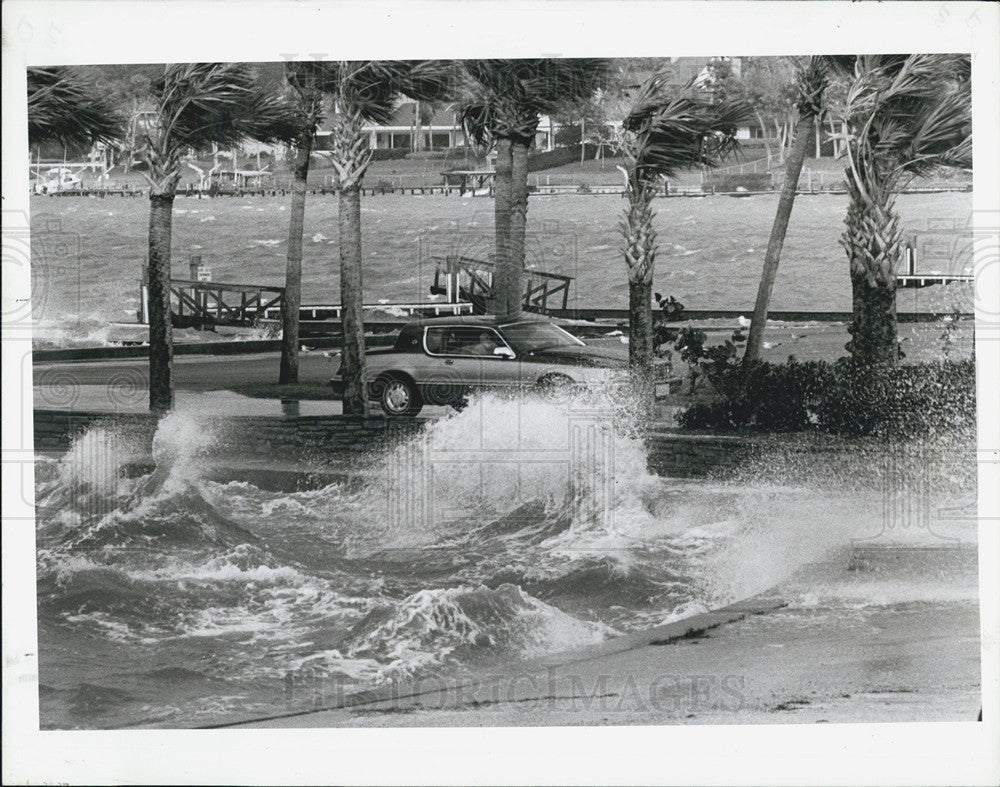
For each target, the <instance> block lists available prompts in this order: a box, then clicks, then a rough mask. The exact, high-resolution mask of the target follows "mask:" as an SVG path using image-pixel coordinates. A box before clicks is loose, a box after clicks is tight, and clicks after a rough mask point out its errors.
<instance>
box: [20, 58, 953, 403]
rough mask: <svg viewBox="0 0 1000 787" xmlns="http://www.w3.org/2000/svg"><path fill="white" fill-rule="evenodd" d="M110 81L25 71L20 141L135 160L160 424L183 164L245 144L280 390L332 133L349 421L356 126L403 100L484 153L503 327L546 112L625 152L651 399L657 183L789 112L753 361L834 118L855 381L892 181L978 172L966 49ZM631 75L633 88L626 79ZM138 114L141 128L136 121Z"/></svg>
mask: <svg viewBox="0 0 1000 787" xmlns="http://www.w3.org/2000/svg"><path fill="white" fill-rule="evenodd" d="M765 61H774V62H765ZM108 68H110V69H118V71H119V72H121V73H114V74H111V75H110V79H109V74H108V72H107V71H104V72H101V71H100V70H96V71H95V67H89V68H88V67H81V68H72V67H48V68H30V69H28V126H29V140H30V142H31V144H33V145H37V144H45V143H51V142H58V143H61V144H64V145H84V144H91V143H93V142H106V143H110V144H114V145H119V146H121V147H123V148H127V149H128V151H129V159H130V160H131V159H132V158H133V157H134V158H135V159H137V160H138V161H141V162H142V163H143V164H144V165H145V166H144V168H142V169H141V170H139V171H140V172H141V173H142V176H143V177H144V178H145V179H146V181H147V183H148V186H149V199H150V211H149V233H148V249H149V254H148V257H149V321H150V330H149V346H150V353H149V364H150V366H149V369H150V400H149V401H150V409H151V410H154V411H165V410H168V409H170V408H171V407H172V405H173V383H172V364H173V339H172V334H171V318H170V288H169V281H170V263H171V257H170V242H171V219H172V214H173V202H174V198H175V196H176V192H177V187H178V184H179V181H180V175H181V168H182V166H183V163H184V160H185V158H186V157H188V156H189V154H190V152H191V151H195V152H197V151H200V150H205V149H207V148H209V147H211V146H213V145H219V146H235V145H238V144H240V143H242V142H245V141H248V140H257V141H262V142H283V143H286V144H289V145H290V146H291V147H292V148H293V150H294V156H293V159H292V172H293V181H292V196H291V211H290V216H289V234H288V254H287V266H286V281H285V297H284V299H283V306H282V351H281V360H280V365H279V382H280V383H282V384H291V383H295V382H297V381H298V362H297V355H298V311H299V304H300V303H301V265H302V234H303V228H304V215H305V203H306V181H307V178H308V174H309V167H310V163H311V160H312V154H313V150H314V148H315V141H316V133H317V131H318V130H319V129H320V127H321V125H325V126H326V127H327V128H328V129H329V132H330V134H329V138H328V139H329V142H328V148H329V149H328V150H327V151H324V157H325V158H326V159H327V161H328V162H329V164H330V165H331V166H332V167H333V169H334V173H335V177H334V184H333V185H334V188H335V190H336V192H337V194H338V223H339V230H340V232H339V239H340V240H339V244H340V246H339V268H340V286H341V324H342V332H343V335H342V340H343V350H342V353H343V367H342V369H343V375H344V383H345V387H344V392H343V410H344V413H345V414H349V415H350V414H364V413H365V412H366V411H367V406H368V404H367V397H366V395H365V379H366V377H365V355H364V349H365V348H364V324H363V314H362V304H363V266H362V254H361V249H362V245H361V244H362V238H361V184H362V180H363V178H364V175H365V172H366V170H367V168H368V165H369V163H370V161H371V157H372V152H371V150H370V149H369V147H368V134H367V132H365V131H364V127H365V125H366V124H368V123H384V122H386V121H387V120H388V118H389V117H390V116H391V114H392V112H393V111H394V109H395V107H396V106H397V105H398V103H399V101H400V100H401V99H411V100H414V101H417V102H426V103H427V104H429V105H434V104H440V103H443V102H447V103H450V104H452V105H453V106H454V108H455V110H456V112H457V113H458V116H459V117H460V118H461V122H462V125H463V127H464V129H465V131H466V133H467V134H468V135H469V137H470V138H471V139H473V140H475V141H476V142H477V143H479V144H482V145H487V146H491V147H494V148H495V150H496V153H497V164H496V173H495V178H494V214H495V255H496V256H495V260H496V262H495V275H494V296H495V298H494V302H493V303H491V304H490V309H491V311H493V312H495V313H497V314H499V315H504V316H506V317H517V316H518V315H519V314H520V312H521V309H522V302H523V273H524V257H525V232H526V227H527V214H528V183H527V175H528V171H527V157H528V151H529V149H530V147H531V145H532V144H533V141H534V138H535V133H536V131H537V128H538V125H539V122H540V120H541V118H542V116H545V115H549V116H552V117H556V118H566V119H572V118H576V119H578V120H579V121H580V126H581V129H580V130H581V133H580V138H581V141H584V142H586V141H595V142H597V143H599V144H606V145H608V146H610V147H611V148H613V149H614V151H615V152H616V153H617V154H618V155H619V156H620V157H621V158H622V164H623V166H622V169H623V172H624V176H625V182H626V188H625V203H626V204H625V206H624V208H623V211H622V215H621V219H620V221H619V227H618V229H619V233H620V235H621V252H622V256H623V258H624V261H625V267H626V270H627V274H628V280H629V330H630V342H629V360H630V368H631V370H632V375H633V378H634V381H635V382H636V384H637V386H638V387H639V389H640V390H642V391H645V392H646V394H647V395H648V391H649V390H650V385H651V382H650V373H651V370H652V366H653V357H654V350H655V348H654V339H653V336H654V331H653V314H652V298H651V289H652V279H653V272H654V268H655V260H656V255H657V249H658V243H657V237H656V232H655V229H654V216H655V212H654V209H653V196H654V193H655V192H656V186H657V184H658V183H659V182H660V181H661V179H662V178H663V177H669V176H672V175H674V174H675V173H676V172H677V171H678V170H680V169H683V168H687V167H690V166H695V165H700V166H705V167H713V166H716V165H718V164H719V163H720V162H721V161H722V160H724V159H725V158H726V157H729V156H732V155H733V154H734V153H736V152H737V151H738V148H739V142H738V139H737V130H738V129H739V128H741V127H745V126H747V125H748V124H751V123H754V122H757V123H758V124H760V125H761V126H762V127H764V126H766V120H765V118H771V119H772V120H774V118H776V117H778V116H779V115H780V116H783V117H784V118H785V123H786V127H787V130H786V131H785V132H784V137H786V138H787V140H789V142H790V148H789V150H788V157H787V161H786V162H785V163H786V175H785V179H784V182H783V187H782V191H781V196H780V199H779V203H778V207H777V212H776V216H775V221H774V225H773V228H772V233H771V238H770V241H769V243H768V246H767V251H766V253H765V258H764V267H763V272H762V277H761V283H760V287H759V289H758V295H757V302H756V306H755V310H754V317H753V321H752V324H751V330H750V336H749V339H748V346H747V350H746V354H745V356H744V365H745V366H749V365H750V364H752V363H753V362H754V361H755V360H756V359H757V358H758V357H759V353H760V348H761V345H762V333H763V327H764V323H765V321H766V319H767V308H768V301H769V299H770V293H771V289H772V287H773V283H774V278H775V272H776V269H777V266H778V262H779V259H780V252H781V247H782V243H783V241H784V237H785V234H786V232H787V227H788V222H789V218H790V215H791V211H792V207H793V204H794V197H795V190H796V186H797V183H798V177H799V173H800V172H801V168H802V163H803V160H804V158H805V156H806V154H807V152H808V149H809V147H810V144H811V143H812V141H813V139H814V132H815V128H816V124H817V123H820V122H821V121H822V118H823V116H824V114H826V115H827V116H830V115H831V112H832V111H833V109H831V107H836V113H837V115H838V116H839V118H840V120H841V121H842V123H843V124H844V127H845V128H846V133H845V134H843V135H842V136H841V139H840V143H841V146H842V147H843V150H844V158H845V179H846V181H847V190H848V195H849V206H848V210H847V215H846V217H845V225H846V229H845V231H844V233H843V236H842V238H841V244H842V245H843V247H844V249H845V251H846V253H847V257H848V264H849V268H850V273H851V283H852V298H853V304H854V306H853V319H852V321H851V325H850V327H849V330H850V333H851V341H850V342H849V343H848V345H847V348H846V349H848V351H849V352H850V354H851V357H852V359H853V362H854V365H855V367H856V368H857V372H858V374H857V378H858V380H859V384H864V381H865V380H866V379H869V378H870V376H871V375H872V374H879V373H882V372H884V371H885V370H886V369H888V370H891V369H893V368H894V367H895V366H896V365H897V364H898V362H899V359H900V355H899V351H898V341H897V334H896V292H895V269H896V266H897V264H898V262H899V257H900V254H901V242H900V239H901V231H900V229H899V219H898V215H897V214H896V212H895V209H894V195H895V194H896V193H897V192H898V190H899V186H900V183H901V181H902V180H903V179H904V178H906V177H910V176H913V175H921V174H927V173H928V172H930V171H932V170H933V169H935V168H937V167H954V168H964V169H971V166H972V156H971V146H972V143H971V139H972V130H971V90H970V71H971V68H970V59H969V57H968V56H967V55H939V54H934V55H863V56H836V57H822V56H816V57H810V58H802V59H792V58H755V59H750V62H749V64H748V66H747V67H746V68H745V69H743V72H744V73H746V74H747V77H746V78H745V79H744V78H743V73H741V74H739V75H737V74H736V73H735V72H734V70H733V68H732V67H731V64H730V63H729V61H726V60H718V61H714V62H713V63H712V64H710V66H709V68H708V69H706V71H707V75H705V74H703V75H699V76H698V77H695V78H691V79H688V80H686V81H684V82H678V81H677V80H676V78H674V75H673V74H672V73H671V69H670V66H669V65H661V67H659V68H655V69H652V70H651V69H650V68H649V61H636V60H619V61H612V60H607V59H596V58H591V59H552V58H538V59H517V60H511V59H507V60H505V59H492V60H465V61H446V60H417V61H326V60H324V61H293V62H288V63H285V64H283V65H282V66H276V65H275V64H258V65H256V66H255V65H253V64H247V63H189V64H170V65H165V66H152V67H150V66H146V67H127V66H114V67H108ZM129 69H132V71H129ZM279 69H280V70H279ZM636 73H641V74H642V79H641V81H639V82H636V81H635V75H636ZM109 85H110V87H109ZM776 86H780V89H779V88H778V87H776ZM140 108H141V110H142V113H143V120H142V122H137V117H138V110H139V109H140ZM789 119H791V120H789ZM586 127H589V138H588V136H587V135H586V134H585V132H584V128H586ZM781 136H782V134H781V133H779V134H778V138H779V139H780V138H781ZM783 148H784V145H783V146H782V149H783ZM768 154H769V158H770V149H769V151H768ZM783 155H784V153H782V156H783Z"/></svg>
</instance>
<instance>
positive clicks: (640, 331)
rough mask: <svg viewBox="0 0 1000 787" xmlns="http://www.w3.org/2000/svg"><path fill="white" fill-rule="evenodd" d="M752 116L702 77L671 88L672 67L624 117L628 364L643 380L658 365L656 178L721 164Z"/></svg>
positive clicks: (646, 86) (648, 86)
mask: <svg viewBox="0 0 1000 787" xmlns="http://www.w3.org/2000/svg"><path fill="white" fill-rule="evenodd" d="M748 117H752V112H751V110H750V107H749V105H748V104H747V103H746V102H745V101H743V100H742V99H740V98H722V99H718V98H717V97H714V96H713V94H712V93H711V92H710V91H707V90H703V89H701V88H699V87H698V86H697V84H696V80H692V81H690V82H689V83H688V84H687V85H686V86H685V87H683V88H682V89H681V90H680V91H678V92H672V91H671V90H670V88H669V85H668V80H667V73H666V72H658V73H655V74H653V75H652V76H651V77H649V79H647V80H646V81H645V83H643V85H642V86H641V87H640V88H639V91H638V93H637V95H636V98H635V101H634V103H633V105H632V108H631V110H630V111H629V113H628V115H627V117H626V118H625V121H624V123H623V126H622V130H623V139H622V141H621V148H622V154H623V157H624V160H625V167H624V170H625V176H626V184H625V197H626V199H627V200H628V205H627V206H626V208H625V212H624V216H623V218H622V221H621V223H620V224H619V229H620V231H621V235H622V239H623V246H622V253H623V254H624V255H625V264H626V266H627V267H628V279H629V366H630V368H631V370H632V374H633V377H634V379H635V380H636V382H638V383H640V385H644V384H647V383H648V381H649V374H650V372H651V370H652V365H653V311H652V284H653V266H654V263H655V260H656V251H657V243H656V230H655V229H654V227H653V217H654V216H655V215H656V214H655V212H654V211H653V193H654V191H655V187H656V183H657V181H658V180H659V179H660V178H661V177H672V176H674V175H675V174H676V172H677V170H679V169H681V168H683V167H690V166H694V165H697V164H700V165H703V166H709V167H713V166H716V165H717V163H718V161H719V159H720V158H721V157H723V156H725V155H727V154H729V153H731V152H733V151H735V150H736V146H737V142H736V129H737V127H738V126H740V125H741V124H743V123H744V122H746V120H747V119H748Z"/></svg>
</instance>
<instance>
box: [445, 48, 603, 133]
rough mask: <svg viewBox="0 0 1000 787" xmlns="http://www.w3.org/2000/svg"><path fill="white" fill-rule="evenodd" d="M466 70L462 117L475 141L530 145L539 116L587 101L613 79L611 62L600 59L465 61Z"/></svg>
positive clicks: (463, 66) (461, 106)
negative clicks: (514, 141) (494, 139)
mask: <svg viewBox="0 0 1000 787" xmlns="http://www.w3.org/2000/svg"><path fill="white" fill-rule="evenodd" d="M462 68H463V72H464V77H465V79H464V82H463V83H462V90H461V91H460V92H462V93H464V99H463V100H462V101H460V102H459V115H460V116H461V117H462V118H463V124H464V125H465V127H466V130H467V131H468V132H469V134H470V136H472V137H473V138H474V139H476V140H477V141H484V140H485V139H487V138H489V137H496V136H501V137H510V138H519V139H522V140H530V139H531V138H532V137H534V133H535V129H536V128H537V126H538V121H539V118H540V116H542V115H549V114H556V113H559V112H560V111H565V110H566V108H567V107H571V106H573V105H575V104H577V103H578V102H580V101H582V100H584V99H586V98H589V97H590V96H592V95H593V94H594V93H595V92H596V91H597V90H599V89H600V88H602V87H604V86H605V85H606V84H607V80H608V78H609V76H610V61H608V60H604V59H600V58H574V59H566V58H559V59H557V58H533V59H508V60H503V59H486V60H466V61H463V62H462Z"/></svg>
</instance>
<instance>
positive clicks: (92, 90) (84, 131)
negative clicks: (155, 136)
mask: <svg viewBox="0 0 1000 787" xmlns="http://www.w3.org/2000/svg"><path fill="white" fill-rule="evenodd" d="M124 127H125V120H124V118H122V117H121V116H120V114H119V112H118V109H117V108H116V107H114V106H112V105H111V103H110V102H109V101H108V99H107V98H106V95H105V94H104V93H102V92H100V91H99V90H98V88H97V86H96V85H95V84H94V83H92V82H90V81H88V80H87V79H86V78H85V77H84V76H83V75H82V74H81V73H80V72H79V71H78V70H76V69H73V68H70V67H64V66H50V67H47V68H29V69H28V139H29V140H30V141H31V142H32V143H39V142H46V141H49V140H57V141H59V142H61V143H63V144H64V145H86V144H90V143H92V142H112V141H114V140H116V139H119V138H120V137H121V136H122V134H123V130H124Z"/></svg>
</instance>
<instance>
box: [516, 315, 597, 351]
mask: <svg viewBox="0 0 1000 787" xmlns="http://www.w3.org/2000/svg"><path fill="white" fill-rule="evenodd" d="M503 334H504V336H505V337H506V338H507V341H509V342H510V343H511V345H512V346H513V347H514V349H515V350H517V351H518V352H532V351H535V350H542V349H547V348H549V347H580V346H582V345H583V344H584V343H583V342H581V341H580V340H579V339H577V338H576V337H575V336H573V335H572V334H570V333H567V332H566V331H564V330H563V329H562V328H560V327H558V326H556V325H553V324H552V323H547V322H518V323H512V324H511V325H505V326H503Z"/></svg>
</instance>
